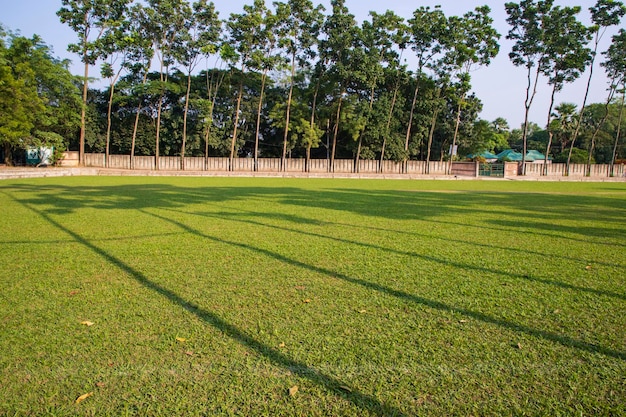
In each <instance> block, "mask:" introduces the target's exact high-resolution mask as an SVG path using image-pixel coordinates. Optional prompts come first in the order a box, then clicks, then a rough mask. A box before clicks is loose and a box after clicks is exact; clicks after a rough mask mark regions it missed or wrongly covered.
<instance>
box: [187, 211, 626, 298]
mask: <svg viewBox="0 0 626 417" xmlns="http://www.w3.org/2000/svg"><path fill="white" fill-rule="evenodd" d="M242 211H243V210H242ZM176 212H178V213H183V214H187V215H194V216H203V217H213V218H217V219H225V220H230V221H236V222H240V223H246V224H251V225H253V226H261V227H267V228H270V229H275V230H281V231H285V232H290V233H297V234H300V235H303V236H310V237H315V238H319V239H326V240H332V241H334V242H339V243H345V244H348V245H353V246H361V247H364V248H369V249H375V250H379V251H383V252H389V253H392V254H395V255H401V256H409V257H413V258H419V259H423V260H425V261H430V262H434V263H438V264H441V265H446V266H454V267H455V268H458V269H462V270H471V271H478V272H484V273H489V274H495V275H500V276H508V277H511V278H515V279H520V280H525V281H530V282H536V283H539V284H544V285H550V286H554V287H558V288H563V289H566V290H572V291H580V292H586V293H589V294H594V295H600V296H605V297H611V298H616V299H620V300H624V301H626V295H625V294H619V293H616V292H612V291H606V290H598V289H595V288H588V287H581V286H578V285H572V284H568V283H565V282H561V281H556V280H550V279H543V278H539V277H533V276H530V275H523V274H514V273H511V272H508V271H503V270H498V269H493V268H487V267H483V266H474V265H468V264H464V263H459V262H452V261H450V260H448V259H442V258H437V257H434V256H429V255H425V254H423V253H417V252H410V251H402V250H397V249H392V248H387V247H384V246H379V245H373V244H371V243H365V242H359V241H356V240H349V239H343V238H338V237H333V236H329V235H325V234H324V235H322V234H319V233H314V232H308V231H303V230H296V229H290V228H287V227H281V226H276V225H273V224H268V223H263V222H261V221H255V220H250V219H242V218H239V217H241V216H252V217H261V218H267V217H268V216H269V217H272V218H277V219H279V220H284V221H293V220H294V219H295V217H297V216H293V215H287V216H283V215H282V214H277V213H272V214H266V213H255V212H248V211H243V212H244V213H245V214H242V215H241V216H240V215H237V214H235V213H227V212H222V213H218V214H213V213H190V212H185V211H176ZM330 223H331V224H335V223H333V222H330ZM196 234H197V233H196ZM203 237H206V236H203ZM446 240H447V241H450V242H457V243H465V244H468V245H474V246H483V247H488V248H494V246H490V245H479V244H476V243H475V242H466V241H462V240H454V239H446ZM227 243H231V242H227ZM495 248H498V247H495ZM499 249H507V248H499ZM611 266H614V265H611Z"/></svg>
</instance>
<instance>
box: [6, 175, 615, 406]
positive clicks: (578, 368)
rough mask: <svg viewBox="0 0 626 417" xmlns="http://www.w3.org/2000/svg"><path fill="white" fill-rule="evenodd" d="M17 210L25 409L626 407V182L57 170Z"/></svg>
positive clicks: (13, 255) (10, 283) (14, 322)
mask: <svg viewBox="0 0 626 417" xmlns="http://www.w3.org/2000/svg"><path fill="white" fill-rule="evenodd" d="M0 207H2V216H0V288H1V291H0V336H1V337H0V415H2V416H4V415H7V416H13V415H55V416H57V415H59V416H61V415H143V416H148V415H154V416H166V415H167V416H174V415H177V416H195V415H197V416H201V415H202V416H208V415H239V416H279V415H283V416H393V415H395V416H414V415H432V416H443V415H462V416H469V415H473V416H479V415H541V416H544V415H551V416H557V415H594V416H596V415H607V416H609V415H611V416H615V415H626V411H625V410H626V408H625V404H626V184H625V183H547V182H540V183H538V182H509V181H423V182H422V181H408V180H400V181H393V180H387V181H380V180H328V179H317V180H314V179H262V178H257V179H252V178H230V179H228V178H160V177H159V178H156V177H139V178H135V177H125V178H112V177H70V178H47V179H46V178H43V179H29V180H13V181H3V182H0ZM296 387H297V392H296ZM290 389H291V392H290ZM83 394H89V396H87V397H84V399H83V400H82V401H78V402H77V399H79V397H81V396H82V395H83ZM81 398H83V397H81Z"/></svg>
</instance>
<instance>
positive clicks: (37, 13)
mask: <svg viewBox="0 0 626 417" xmlns="http://www.w3.org/2000/svg"><path fill="white" fill-rule="evenodd" d="M252 1H253V0H213V3H215V6H216V9H217V10H218V11H219V12H220V17H221V18H222V19H226V18H227V17H228V16H229V15H230V14H231V13H240V12H241V11H242V10H243V5H244V4H251V3H252ZM266 3H267V4H268V5H269V4H270V3H271V0H267V1H266ZM313 3H314V4H322V5H323V6H324V7H326V9H327V12H328V11H329V10H330V1H329V0H314V1H313ZM438 4H440V5H441V6H442V10H443V11H444V13H445V14H446V15H447V16H450V15H458V16H461V15H463V14H464V13H466V12H468V11H470V10H473V9H474V8H475V7H477V6H482V5H485V4H486V5H488V6H490V7H491V10H492V12H491V16H492V18H493V19H494V23H493V25H494V27H495V28H496V30H497V31H498V33H500V35H501V38H500V53H499V54H498V56H497V57H496V58H495V59H493V60H492V62H491V64H490V65H489V66H488V67H482V68H480V69H478V70H476V71H475V72H473V73H472V74H471V76H472V87H473V91H474V92H475V93H476V95H477V96H478V98H479V99H480V100H481V101H482V102H483V111H482V112H481V114H480V117H481V118H482V119H485V120H488V121H493V120H495V119H496V118H498V117H504V118H505V119H506V120H507V121H508V122H509V125H510V127H511V128H517V127H519V126H520V125H521V124H522V122H523V121H524V98H525V92H526V72H525V70H524V69H523V68H517V67H515V66H514V65H513V64H512V63H511V62H510V60H509V57H508V54H509V52H510V51H511V47H512V43H511V42H510V41H508V40H506V34H507V33H508V31H509V26H508V24H507V22H506V16H507V15H506V12H505V10H504V4H505V1H495V0H445V1H444V0H387V1H381V0H346V6H347V7H348V9H349V10H350V12H351V13H352V14H354V15H355V17H356V19H357V21H359V22H362V21H363V20H365V19H367V18H368V14H369V11H370V10H371V11H375V12H378V13H383V12H384V11H386V10H387V9H390V10H393V11H394V12H395V13H396V14H398V15H400V16H402V17H404V18H405V19H409V18H410V17H412V14H413V11H414V10H415V9H417V8H418V7H421V6H430V7H434V6H436V5H438ZM555 4H559V5H562V6H572V5H574V4H576V5H579V6H581V7H582V12H581V14H580V20H581V21H582V22H583V23H585V24H589V23H590V22H589V11H588V9H589V7H591V6H593V5H594V4H595V0H575V1H572V0H569V1H568V0H565V1H563V0H560V1H559V0H556V1H555ZM60 8H61V0H17V1H16V0H0V10H2V13H1V14H0V23H1V24H2V25H3V26H4V27H5V28H7V29H9V30H11V31H13V32H16V31H19V32H20V34H21V35H23V36H26V37H30V36H32V35H33V34H37V35H39V36H41V37H42V39H43V40H44V42H45V43H46V44H48V45H50V46H51V47H52V48H53V50H54V55H55V56H57V57H59V58H63V59H65V58H69V59H70V60H72V65H71V67H70V70H71V72H72V73H73V74H82V73H83V69H82V65H81V63H80V59H79V58H78V57H77V56H76V55H74V54H71V53H69V52H67V45H68V44H70V43H72V42H75V41H76V40H77V36H76V34H75V33H74V32H73V31H72V30H71V29H70V28H69V27H68V26H66V25H63V24H62V23H60V21H59V19H58V17H57V16H56V11H57V10H59V9H60ZM621 27H625V23H624V22H622V24H621ZM618 30H619V27H613V28H610V29H609V30H608V31H607V32H606V34H605V35H604V37H603V40H602V43H601V44H600V49H599V51H604V50H606V48H607V47H608V45H610V38H611V35H612V34H614V33H617V31H618ZM602 59H603V57H602V56H599V57H598V59H596V61H597V62H596V64H595V67H594V76H593V79H592V84H591V90H590V94H589V98H588V101H587V103H601V102H604V101H605V100H606V97H607V92H606V88H607V86H608V84H607V79H606V77H605V76H604V69H603V68H601V67H600V66H599V63H600V62H601V61H602ZM407 63H408V64H411V61H410V59H409V60H408V61H407ZM588 71H589V69H588V70H587V72H586V73H584V74H583V75H582V76H581V77H580V79H579V80H578V81H576V82H575V83H572V84H568V85H566V86H565V87H564V88H563V90H562V91H561V92H560V93H559V94H558V95H557V97H556V103H557V104H559V103H563V102H568V103H575V104H576V105H578V106H580V105H581V104H582V101H583V98H584V93H585V87H586V84H587V78H588ZM98 73H99V71H98V68H95V67H94V68H92V69H91V70H90V75H91V76H98ZM550 93H551V87H550V86H548V85H547V81H546V80H545V79H544V80H542V81H541V82H540V84H539V91H538V94H537V97H536V99H535V102H534V103H533V107H532V108H531V113H530V119H531V121H533V122H535V123H537V124H539V125H540V126H542V127H543V126H545V125H546V122H547V118H548V105H549V99H550Z"/></svg>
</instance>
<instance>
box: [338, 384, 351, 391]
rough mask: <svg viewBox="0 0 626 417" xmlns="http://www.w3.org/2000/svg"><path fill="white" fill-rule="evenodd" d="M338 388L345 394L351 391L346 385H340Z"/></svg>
mask: <svg viewBox="0 0 626 417" xmlns="http://www.w3.org/2000/svg"><path fill="white" fill-rule="evenodd" d="M339 388H340V389H342V390H344V391H347V392H352V389H351V388H350V387H349V386H347V385H341V386H340V387H339Z"/></svg>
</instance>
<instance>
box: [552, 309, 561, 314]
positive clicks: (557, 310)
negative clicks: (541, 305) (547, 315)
mask: <svg viewBox="0 0 626 417" xmlns="http://www.w3.org/2000/svg"><path fill="white" fill-rule="evenodd" d="M560 312H561V310H559V309H558V308H557V309H556V310H554V311H553V312H552V313H553V314H559V313H560Z"/></svg>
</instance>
